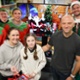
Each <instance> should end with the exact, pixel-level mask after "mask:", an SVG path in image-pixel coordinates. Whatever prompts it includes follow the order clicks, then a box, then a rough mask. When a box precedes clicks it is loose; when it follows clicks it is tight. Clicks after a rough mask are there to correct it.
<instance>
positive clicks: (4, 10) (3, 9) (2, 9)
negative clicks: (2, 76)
mask: <svg viewBox="0 0 80 80" xmlns="http://www.w3.org/2000/svg"><path fill="white" fill-rule="evenodd" d="M1 11H3V12H7V13H8V11H7V10H6V9H5V8H0V12H1Z"/></svg>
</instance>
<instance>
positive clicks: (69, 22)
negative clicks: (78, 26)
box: [61, 16, 74, 34]
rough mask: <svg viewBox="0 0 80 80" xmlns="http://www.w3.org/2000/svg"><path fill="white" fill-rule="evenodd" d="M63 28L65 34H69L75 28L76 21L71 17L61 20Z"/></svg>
mask: <svg viewBox="0 0 80 80" xmlns="http://www.w3.org/2000/svg"><path fill="white" fill-rule="evenodd" d="M61 27H62V29H63V32H64V33H65V34H69V33H70V32H71V31H72V28H73V27H74V20H73V19H72V18H71V17H69V16H68V17H67V16H66V17H65V18H63V19H62V20H61Z"/></svg>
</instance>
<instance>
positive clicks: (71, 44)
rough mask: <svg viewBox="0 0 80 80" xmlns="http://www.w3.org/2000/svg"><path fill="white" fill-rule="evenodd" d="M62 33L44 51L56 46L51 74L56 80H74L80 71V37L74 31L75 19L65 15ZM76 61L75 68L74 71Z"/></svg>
mask: <svg viewBox="0 0 80 80" xmlns="http://www.w3.org/2000/svg"><path fill="white" fill-rule="evenodd" d="M61 27H62V31H59V32H56V33H54V34H53V35H52V36H51V38H50V41H49V42H48V44H47V45H45V46H43V50H44V51H47V50H49V49H50V48H51V46H54V55H53V56H52V61H51V72H52V75H53V79H54V80H73V78H74V77H75V75H76V73H77V72H78V71H79V69H80V37H79V36H78V35H77V34H76V33H74V32H73V31H72V29H73V27H74V19H73V17H72V16H70V15H64V16H63V17H62V19H61ZM74 60H76V64H75V67H74V69H73V71H72V67H73V63H74Z"/></svg>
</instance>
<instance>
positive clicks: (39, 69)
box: [34, 49, 46, 74]
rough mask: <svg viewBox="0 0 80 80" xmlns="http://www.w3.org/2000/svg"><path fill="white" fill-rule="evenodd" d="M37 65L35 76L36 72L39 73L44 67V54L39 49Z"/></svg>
mask: <svg viewBox="0 0 80 80" xmlns="http://www.w3.org/2000/svg"><path fill="white" fill-rule="evenodd" d="M39 54H40V55H39V65H38V67H37V68H36V69H35V70H34V73H35V74H37V73H38V72H40V71H41V70H42V68H43V67H44V66H45V65H46V57H45V54H44V52H43V50H42V49H41V50H40V51H39Z"/></svg>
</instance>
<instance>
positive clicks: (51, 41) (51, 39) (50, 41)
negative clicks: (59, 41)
mask: <svg viewBox="0 0 80 80" xmlns="http://www.w3.org/2000/svg"><path fill="white" fill-rule="evenodd" d="M53 39H54V35H52V36H51V37H50V40H49V42H48V44H49V45H51V46H53Z"/></svg>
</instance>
